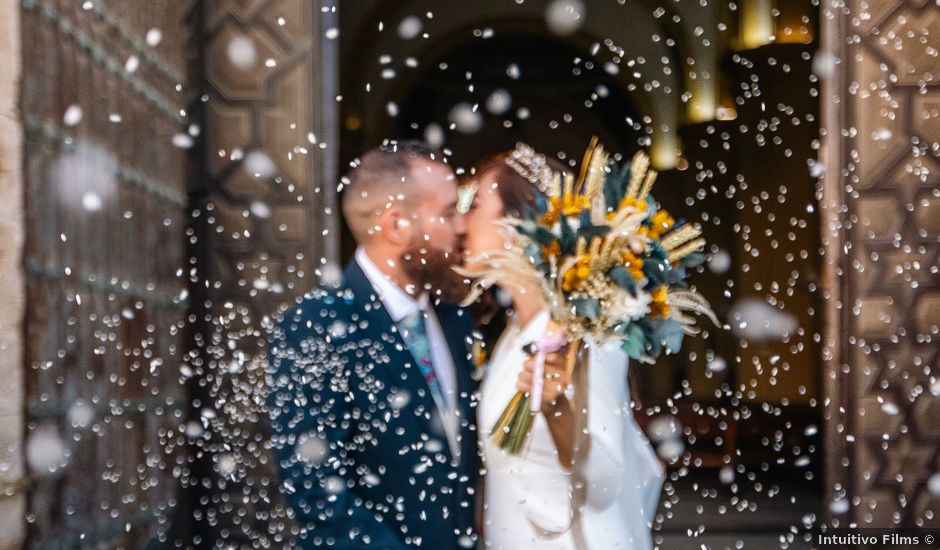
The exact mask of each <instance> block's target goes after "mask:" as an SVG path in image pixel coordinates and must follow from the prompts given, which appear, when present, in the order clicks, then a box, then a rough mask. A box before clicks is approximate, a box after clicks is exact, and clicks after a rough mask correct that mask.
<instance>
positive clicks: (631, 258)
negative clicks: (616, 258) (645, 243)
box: [621, 250, 643, 281]
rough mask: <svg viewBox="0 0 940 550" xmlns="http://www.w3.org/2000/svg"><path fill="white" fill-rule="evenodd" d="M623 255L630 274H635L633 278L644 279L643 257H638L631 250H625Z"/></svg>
mask: <svg viewBox="0 0 940 550" xmlns="http://www.w3.org/2000/svg"><path fill="white" fill-rule="evenodd" d="M621 256H622V257H623V263H624V265H625V266H626V268H627V270H628V271H629V272H630V275H633V278H634V279H636V280H638V281H639V280H640V279H642V278H643V259H642V258H637V257H636V256H635V255H634V254H633V252H630V251H629V250H624V251H623V253H622V254H621Z"/></svg>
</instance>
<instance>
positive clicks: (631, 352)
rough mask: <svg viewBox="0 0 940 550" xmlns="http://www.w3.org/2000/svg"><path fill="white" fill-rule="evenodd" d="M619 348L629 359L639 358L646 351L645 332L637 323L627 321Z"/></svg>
mask: <svg viewBox="0 0 940 550" xmlns="http://www.w3.org/2000/svg"><path fill="white" fill-rule="evenodd" d="M620 349H622V350H623V351H624V353H626V354H627V356H628V357H630V358H631V359H639V358H640V357H643V354H644V353H645V352H646V334H644V333H643V329H642V328H641V327H640V325H639V324H637V323H629V324H627V325H626V327H625V329H624V337H623V341H622V342H621V344H620Z"/></svg>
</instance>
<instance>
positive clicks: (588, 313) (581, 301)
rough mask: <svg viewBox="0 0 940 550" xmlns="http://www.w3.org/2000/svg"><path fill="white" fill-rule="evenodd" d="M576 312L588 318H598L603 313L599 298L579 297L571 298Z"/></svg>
mask: <svg viewBox="0 0 940 550" xmlns="http://www.w3.org/2000/svg"><path fill="white" fill-rule="evenodd" d="M571 307H573V308H574V314H575V315H579V316H581V317H585V318H587V319H591V320H594V319H597V318H598V316H600V313H601V303H600V301H598V299H597V298H578V299H576V300H571Z"/></svg>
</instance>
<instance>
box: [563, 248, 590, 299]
mask: <svg viewBox="0 0 940 550" xmlns="http://www.w3.org/2000/svg"><path fill="white" fill-rule="evenodd" d="M590 276H591V257H590V255H588V254H582V255H581V257H579V258H578V262H577V263H576V264H574V266H573V267H572V268H571V269H569V270H568V271H566V272H565V274H564V275H563V276H562V279H561V289H562V290H563V291H565V292H571V291H573V290H576V289H578V288H581V287H582V286H583V285H584V282H585V281H587V280H588V277H590Z"/></svg>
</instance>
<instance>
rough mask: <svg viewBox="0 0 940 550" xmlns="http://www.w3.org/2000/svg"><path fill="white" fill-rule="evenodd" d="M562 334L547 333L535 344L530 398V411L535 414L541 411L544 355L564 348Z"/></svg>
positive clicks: (565, 340)
mask: <svg viewBox="0 0 940 550" xmlns="http://www.w3.org/2000/svg"><path fill="white" fill-rule="evenodd" d="M566 342H567V339H566V338H565V335H564V334H561V333H553V332H549V333H548V334H545V335H543V336H542V337H541V338H539V339H538V341H536V342H535V345H536V352H535V365H533V367H532V396H531V399H530V400H529V405H530V407H531V408H530V410H531V411H532V414H535V413H537V412H539V411H541V410H542V384H543V383H544V381H545V355H546V354H549V353H552V352H555V351H558V350H560V349H561V348H563V347H564V346H565V343H566Z"/></svg>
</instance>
